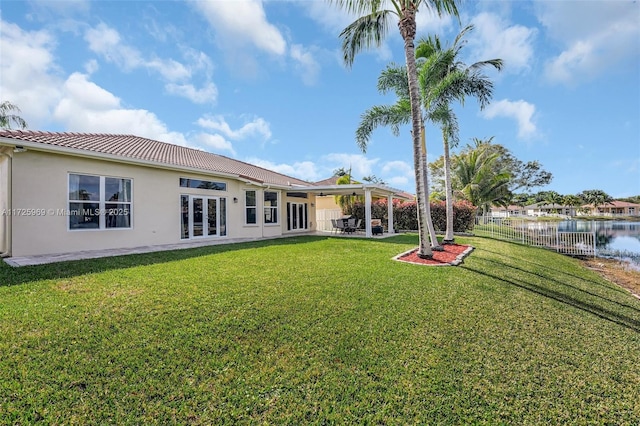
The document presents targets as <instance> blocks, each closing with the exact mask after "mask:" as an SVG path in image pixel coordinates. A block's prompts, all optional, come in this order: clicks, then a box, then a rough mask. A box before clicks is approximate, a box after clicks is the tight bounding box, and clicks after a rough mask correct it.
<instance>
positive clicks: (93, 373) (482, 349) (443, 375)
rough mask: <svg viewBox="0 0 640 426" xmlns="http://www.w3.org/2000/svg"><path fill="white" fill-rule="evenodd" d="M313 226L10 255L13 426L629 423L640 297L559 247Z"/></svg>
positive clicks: (3, 271) (7, 335) (4, 393)
mask: <svg viewBox="0 0 640 426" xmlns="http://www.w3.org/2000/svg"><path fill="white" fill-rule="evenodd" d="M459 242H463V243H469V244H472V245H473V246H475V247H476V250H475V251H474V252H473V253H472V254H471V255H470V256H469V257H468V258H467V259H466V260H465V263H464V264H463V265H461V266H459V267H424V266H417V265H411V264H406V263H401V262H394V261H392V260H391V257H392V256H394V255H396V254H398V253H400V252H403V251H405V250H408V249H409V248H412V247H414V246H415V245H416V244H417V237H416V236H414V235H401V236H397V237H394V238H390V239H385V240H364V239H340V238H322V237H300V238H289V239H281V240H271V241H265V242H260V243H250V244H237V245H225V246H217V247H207V248H200V249H189V250H180V251H175V252H165V253H154V254H144V255H135V256H124V257H118V258H110V259H100V260H91V261H78V262H67V263H61V264H55V265H45V266H36V267H24V268H18V269H12V268H10V267H8V266H6V265H4V264H3V265H2V266H0V283H2V284H0V422H1V423H3V424H4V423H6V424H30V423H35V422H37V421H42V422H43V423H45V424H156V423H157V424H171V423H174V424H214V423H215V424H238V423H239V424H243V423H244V424H292V425H300V424H309V423H310V424H416V423H417V424H492V425H493V424H513V425H525V424H566V423H569V424H615V425H625V424H628V425H638V421H639V419H640V301H638V300H637V299H635V298H633V297H632V296H630V295H629V293H627V292H626V291H624V290H622V289H620V288H618V287H616V286H614V285H611V284H609V283H607V282H606V281H603V280H602V279H600V278H599V277H598V276H597V275H596V274H595V273H592V272H591V271H588V270H586V269H584V268H582V267H581V265H580V263H579V262H578V261H577V260H574V259H571V258H568V257H563V256H561V255H558V254H556V253H553V252H549V251H545V250H542V249H535V248H527V247H524V246H519V245H516V244H510V243H505V242H499V241H493V240H490V239H483V238H465V239H462V238H461V239H459Z"/></svg>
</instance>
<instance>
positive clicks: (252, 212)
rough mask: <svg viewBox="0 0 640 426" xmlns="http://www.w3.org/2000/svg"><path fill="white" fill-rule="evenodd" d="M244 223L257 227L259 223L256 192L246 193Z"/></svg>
mask: <svg viewBox="0 0 640 426" xmlns="http://www.w3.org/2000/svg"><path fill="white" fill-rule="evenodd" d="M244 211H245V217H244V222H245V223H246V224H247V225H255V224H256V223H258V204H257V198H256V191H245V193H244Z"/></svg>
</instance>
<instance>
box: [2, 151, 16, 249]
mask: <svg viewBox="0 0 640 426" xmlns="http://www.w3.org/2000/svg"><path fill="white" fill-rule="evenodd" d="M0 155H3V156H5V157H7V167H6V174H7V187H6V188H3V189H6V192H7V194H6V200H7V205H6V209H7V211H6V212H5V214H4V215H3V217H2V220H3V221H4V241H1V242H0V244H2V245H1V246H0V258H3V257H9V256H11V223H12V222H11V218H12V216H11V214H9V212H10V211H11V209H12V204H11V199H12V198H13V197H12V194H11V188H12V182H11V176H12V175H13V173H12V169H11V164H12V161H13V157H12V156H11V155H10V154H8V153H7V152H5V151H2V150H0Z"/></svg>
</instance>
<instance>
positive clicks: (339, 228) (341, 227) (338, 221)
mask: <svg viewBox="0 0 640 426" xmlns="http://www.w3.org/2000/svg"><path fill="white" fill-rule="evenodd" d="M332 220H333V221H335V226H336V232H338V231H340V232H344V230H345V226H344V220H342V219H332Z"/></svg>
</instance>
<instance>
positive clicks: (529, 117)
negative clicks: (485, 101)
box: [480, 99, 537, 139]
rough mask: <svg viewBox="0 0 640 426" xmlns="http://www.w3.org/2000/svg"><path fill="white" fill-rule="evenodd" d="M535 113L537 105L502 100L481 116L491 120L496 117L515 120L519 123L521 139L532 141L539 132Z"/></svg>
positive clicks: (489, 107) (494, 103) (493, 104)
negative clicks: (535, 122)
mask: <svg viewBox="0 0 640 426" xmlns="http://www.w3.org/2000/svg"><path fill="white" fill-rule="evenodd" d="M535 112H536V107H535V105H533V104H530V103H529V102H526V101H523V100H518V101H510V100H508V99H502V100H500V101H497V102H492V103H491V104H490V105H489V106H488V107H487V108H485V109H484V111H482V112H481V113H480V114H481V115H482V116H483V117H485V118H489V119H492V118H495V117H507V118H513V119H515V120H516V121H517V122H518V137H519V138H521V139H530V138H532V137H533V136H535V135H536V132H537V129H536V125H535V124H534V122H533V116H534V114H535Z"/></svg>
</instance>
